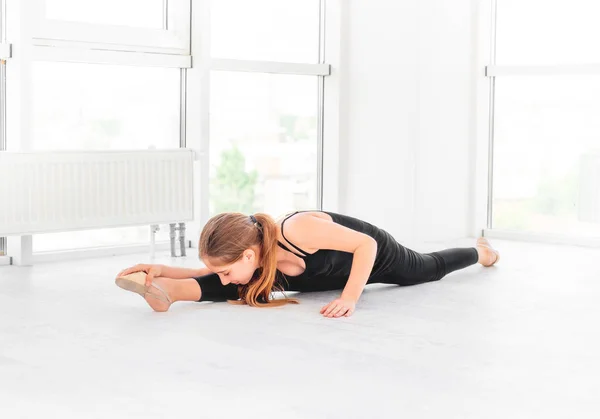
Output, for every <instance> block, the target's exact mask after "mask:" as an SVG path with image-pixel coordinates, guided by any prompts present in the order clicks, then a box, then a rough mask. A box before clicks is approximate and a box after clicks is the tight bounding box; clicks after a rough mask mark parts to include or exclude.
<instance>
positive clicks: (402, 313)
mask: <svg viewBox="0 0 600 419" xmlns="http://www.w3.org/2000/svg"><path fill="white" fill-rule="evenodd" d="M472 242H474V240H470V241H468V242H467V241H459V242H453V243H443V244H442V243H440V244H435V245H432V244H429V245H423V246H419V247H415V246H413V248H415V249H416V250H420V251H434V250H441V249H442V248H444V247H451V246H464V245H466V244H470V243H472ZM494 244H495V245H496V246H497V247H498V248H499V249H500V250H501V252H502V261H501V262H500V264H499V265H498V266H497V267H494V268H488V269H486V268H483V267H481V266H479V265H478V266H474V267H470V268H467V269H465V270H463V271H460V272H456V273H453V274H451V275H449V276H448V277H446V278H445V279H443V280H442V281H440V282H436V283H429V284H424V285H418V286H414V287H404V288H401V287H396V286H388V285H371V286H369V287H367V289H366V291H365V293H364V294H363V297H362V299H361V301H360V303H359V306H358V309H357V312H356V314H355V315H354V316H352V317H350V318H342V319H326V318H323V317H321V316H320V315H319V313H318V311H319V309H320V307H321V306H322V305H324V304H325V303H326V302H328V301H330V300H331V299H333V298H335V297H336V296H337V293H335V292H328V293H315V294H304V295H299V297H300V298H301V301H302V304H301V305H299V306H289V307H283V308H276V309H268V310H266V309H262V310H261V309H255V308H249V307H238V306H231V305H228V304H226V303H201V304H200V303H193V302H188V303H178V304H176V305H174V306H173V307H172V308H171V310H170V311H169V312H167V313H155V312H153V311H151V310H150V308H149V307H148V306H147V305H146V303H145V302H144V300H143V299H142V298H141V297H139V296H138V295H136V294H133V293H129V292H126V291H124V290H121V289H120V288H118V287H117V286H116V285H115V284H114V276H115V274H116V273H117V272H118V271H119V270H120V269H121V268H124V267H126V266H129V265H133V264H135V263H137V262H143V261H144V260H145V259H146V255H139V256H119V257H114V258H106V259H91V260H85V261H77V262H69V263H56V264H44V265H38V266H35V267H32V268H19V267H0V418H6V419H13V418H42V417H43V418H55V417H56V418H186V417H190V418H191V417H194V418H233V417H244V418H287V419H293V418H307V419H316V418H335V419H337V418H345V419H347V418H406V419H415V418H445V419H449V418H461V419H464V418H477V419H492V418H502V419H507V418H511V419H515V418H527V419H533V418H568V417H573V418H574V417H577V418H578V419H579V418H598V417H600V385H599V381H598V380H599V377H600V337H599V333H600V305H599V302H600V268H599V262H600V251H599V250H596V249H586V248H578V247H559V246H546V245H535V244H527V243H517V242H507V241H498V240H497V241H494ZM158 262H159V263H167V264H168V263H171V264H182V265H184V266H197V265H198V261H197V260H196V258H195V257H190V258H187V259H185V260H182V259H178V260H176V261H171V260H170V259H168V258H164V259H161V260H159V261H158Z"/></svg>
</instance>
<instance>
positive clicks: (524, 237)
mask: <svg viewBox="0 0 600 419" xmlns="http://www.w3.org/2000/svg"><path fill="white" fill-rule="evenodd" d="M478 6H479V7H478V34H479V37H478V41H479V42H478V54H477V55H478V59H477V68H478V69H483V71H481V73H479V74H478V75H477V77H476V80H475V85H476V87H475V88H476V91H477V105H478V106H477V110H476V116H475V120H476V128H475V132H476V138H477V151H476V153H475V156H476V162H475V166H476V167H475V181H474V184H475V186H474V194H473V196H474V199H473V202H472V203H473V208H474V209H473V213H474V218H473V219H474V222H473V233H474V234H476V235H479V234H483V235H485V236H487V237H492V238H498V239H507V240H518V241H529V242H539V243H549V244H567V245H579V246H589V247H600V238H588V237H575V236H571V235H566V234H555V233H535V232H522V231H515V230H506V229H497V228H494V227H493V225H492V220H493V185H494V117H495V109H494V104H495V89H496V78H498V77H511V76H544V75H589V74H596V75H600V63H591V64H579V65H577V64H574V65H571V64H570V65H533V66H532V65H497V64H496V22H497V19H496V16H497V7H498V0H482V1H481V2H480V3H479V4H478Z"/></svg>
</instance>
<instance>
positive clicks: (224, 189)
mask: <svg viewBox="0 0 600 419" xmlns="http://www.w3.org/2000/svg"><path fill="white" fill-rule="evenodd" d="M317 87H318V86H317V78H316V77H311V76H295V75H277V74H263V73H236V72H214V73H213V75H212V78H211V105H210V106H211V114H210V115H211V119H210V139H211V140H210V141H211V143H210V150H211V155H210V160H211V195H210V202H211V215H214V214H215V213H220V212H225V211H239V212H243V213H253V212H259V211H260V212H267V213H270V214H281V213H284V212H286V211H289V210H293V209H295V208H316V206H317V113H318V109H317V108H318V98H317V96H318V91H317Z"/></svg>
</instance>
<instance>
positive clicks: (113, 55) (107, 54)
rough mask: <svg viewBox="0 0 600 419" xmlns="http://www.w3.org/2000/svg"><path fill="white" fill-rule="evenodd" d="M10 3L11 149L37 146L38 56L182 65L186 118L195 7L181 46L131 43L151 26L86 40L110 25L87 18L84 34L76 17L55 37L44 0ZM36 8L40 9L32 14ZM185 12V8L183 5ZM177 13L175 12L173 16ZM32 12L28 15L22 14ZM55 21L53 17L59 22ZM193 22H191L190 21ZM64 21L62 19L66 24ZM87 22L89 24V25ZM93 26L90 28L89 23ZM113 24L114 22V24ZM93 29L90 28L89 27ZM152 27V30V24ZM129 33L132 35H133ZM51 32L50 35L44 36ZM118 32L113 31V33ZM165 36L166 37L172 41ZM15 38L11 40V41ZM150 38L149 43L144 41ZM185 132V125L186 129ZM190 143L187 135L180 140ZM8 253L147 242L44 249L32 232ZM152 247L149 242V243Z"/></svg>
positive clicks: (27, 259) (41, 256) (127, 249)
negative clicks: (34, 93) (34, 83)
mask: <svg viewBox="0 0 600 419" xmlns="http://www.w3.org/2000/svg"><path fill="white" fill-rule="evenodd" d="M1 1H2V4H3V5H6V9H4V8H3V9H2V10H6V19H7V21H8V22H10V25H9V26H8V33H7V40H6V43H5V44H4V45H3V46H2V47H3V48H2V50H4V51H10V50H11V48H10V47H11V46H12V57H10V58H9V64H8V66H7V67H6V74H7V77H6V78H7V83H8V86H9V87H10V89H11V91H12V94H11V95H10V96H8V97H7V103H6V107H5V109H6V110H7V112H6V118H7V124H6V138H7V141H6V145H7V149H8V150H9V151H27V150H30V149H31V138H32V132H31V101H32V91H31V81H32V74H31V70H32V65H33V63H34V62H35V61H58V62H80V63H93V64H116V65H134V66H143V67H148V66H158V67H172V68H180V69H181V84H180V89H181V98H182V99H181V104H180V106H181V110H182V116H181V119H182V124H183V123H184V121H185V114H184V112H185V93H186V92H185V82H184V81H185V70H186V68H189V67H191V56H190V55H189V39H190V34H189V32H190V26H189V20H190V13H191V11H190V10H189V9H188V11H187V19H185V22H183V24H184V28H187V36H183V37H182V38H181V39H184V41H185V42H183V43H182V41H181V39H179V41H178V42H179V44H178V45H177V48H174V49H168V48H163V47H164V45H165V44H160V39H159V38H161V36H160V35H159V36H158V37H155V38H148V39H150V40H151V42H152V43H155V44H154V45H150V42H143V43H139V44H138V45H126V43H127V42H129V43H130V44H135V39H136V37H137V38H139V37H140V36H141V35H140V34H144V33H148V32H147V30H146V29H143V28H141V29H139V30H138V28H124V27H119V28H116V27H115V29H118V30H117V31H116V32H115V33H120V34H121V35H123V37H121V36H119V37H118V39H117V40H116V41H118V42H120V44H108V43H106V41H107V40H108V41H110V39H109V38H104V39H102V38H96V40H97V41H100V43H98V44H95V43H86V42H85V41H86V39H87V40H88V41H89V40H91V39H92V38H90V37H93V36H98V31H99V30H100V29H101V28H102V30H105V29H107V27H106V26H104V25H87V24H83V26H82V30H83V33H82V34H80V35H81V36H76V35H77V34H74V33H69V31H66V30H65V29H64V28H67V29H68V28H71V29H72V28H74V27H75V26H77V25H78V24H76V25H75V26H74V25H72V24H71V23H70V22H69V23H68V24H65V25H64V26H63V29H61V30H65V32H64V34H65V35H64V38H67V39H62V40H58V39H52V36H53V35H52V33H50V32H44V31H45V29H44V28H47V26H44V24H43V23H44V22H42V25H41V27H42V29H41V30H40V27H38V25H40V19H41V18H40V16H42V15H41V13H40V11H39V10H38V9H35V6H36V5H37V7H39V6H40V1H41V0H1ZM169 2H170V4H171V5H174V4H178V5H180V6H181V5H185V4H187V5H188V7H189V5H190V1H189V0H169ZM32 10H36V11H35V14H34V15H33V16H32V14H31V13H32ZM180 12H181V11H180ZM174 15H175V13H174V12H173V13H172V14H171V17H173V16H174ZM23 16H26V17H27V19H22V17H23ZM56 22H58V21H55V22H51V23H56ZM186 22H187V23H186ZM61 25H62V23H60V22H59V23H58V26H61ZM49 27H52V24H51V25H50V26H49ZM84 27H85V28H84ZM86 28H87V29H86ZM108 28H109V29H111V30H112V29H113V27H108ZM88 29H89V30H88ZM150 31H152V30H150ZM162 32H164V33H163V34H162V35H164V36H162V39H163V40H166V41H168V40H169V38H172V37H173V33H168V31H162ZM127 34H130V35H132V36H130V37H128V35H127ZM44 36H46V38H44ZM111 36H112V35H111ZM166 41H165V42H166ZM9 43H10V44H9ZM143 44H145V45H143ZM182 133H183V130H182ZM180 142H181V143H182V144H184V141H183V140H181V141H180ZM7 243H8V249H7V250H8V256H9V257H8V258H2V260H0V263H6V259H8V260H9V261H11V259H12V262H13V263H14V264H16V265H31V264H35V263H39V262H45V261H48V260H61V259H62V260H64V259H68V258H81V257H97V256H102V255H105V254H106V253H107V252H108V253H110V254H126V253H131V252H138V251H142V249H143V248H144V247H143V246H132V245H124V246H113V247H103V248H100V249H81V250H75V251H66V252H63V251H61V252H40V253H37V252H36V253H33V238H32V236H27V235H26V236H20V237H8V240H7ZM146 247H147V246H146ZM167 247H168V243H167V244H164V243H157V248H158V249H161V248H165V249H166V248H167Z"/></svg>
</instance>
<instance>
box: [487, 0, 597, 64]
mask: <svg viewBox="0 0 600 419" xmlns="http://www.w3.org/2000/svg"><path fill="white" fill-rule="evenodd" d="M598 16H600V3H598V2H597V1H594V0H569V1H566V0H562V1H561V0H559V1H544V0H498V13H497V31H496V33H497V35H496V63H497V64H501V65H508V64H511V65H513V64H514V65H543V64H584V63H593V62H595V63H598V62H600V50H599V49H598V47H597V44H598V42H597V40H598V38H599V37H600V26H599V25H598Z"/></svg>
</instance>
